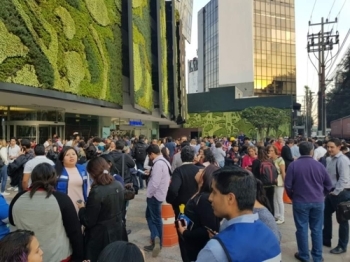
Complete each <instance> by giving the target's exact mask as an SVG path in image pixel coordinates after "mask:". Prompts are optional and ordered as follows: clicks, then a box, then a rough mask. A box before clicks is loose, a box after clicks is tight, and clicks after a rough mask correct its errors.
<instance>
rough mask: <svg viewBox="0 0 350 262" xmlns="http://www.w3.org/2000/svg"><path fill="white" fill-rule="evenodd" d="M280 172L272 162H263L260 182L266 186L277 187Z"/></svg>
mask: <svg viewBox="0 0 350 262" xmlns="http://www.w3.org/2000/svg"><path fill="white" fill-rule="evenodd" d="M277 177H278V171H277V168H276V166H275V164H274V163H273V162H272V161H262V162H261V164H260V180H261V182H262V183H263V185H264V186H273V185H277Z"/></svg>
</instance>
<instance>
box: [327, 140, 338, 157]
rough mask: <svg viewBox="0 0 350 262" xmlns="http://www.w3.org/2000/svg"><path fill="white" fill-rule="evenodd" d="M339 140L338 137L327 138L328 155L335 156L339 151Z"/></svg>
mask: <svg viewBox="0 0 350 262" xmlns="http://www.w3.org/2000/svg"><path fill="white" fill-rule="evenodd" d="M340 148H341V141H340V140H339V139H338V138H333V139H329V140H328V143H327V151H328V154H329V155H330V156H332V157H333V156H336V155H337V154H338V153H339V152H340Z"/></svg>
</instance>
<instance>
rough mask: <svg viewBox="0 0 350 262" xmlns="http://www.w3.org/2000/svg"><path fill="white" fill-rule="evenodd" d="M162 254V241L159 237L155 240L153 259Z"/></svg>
mask: <svg viewBox="0 0 350 262" xmlns="http://www.w3.org/2000/svg"><path fill="white" fill-rule="evenodd" d="M159 252H160V239H159V237H155V238H154V248H153V250H152V257H157V256H158V255H159Z"/></svg>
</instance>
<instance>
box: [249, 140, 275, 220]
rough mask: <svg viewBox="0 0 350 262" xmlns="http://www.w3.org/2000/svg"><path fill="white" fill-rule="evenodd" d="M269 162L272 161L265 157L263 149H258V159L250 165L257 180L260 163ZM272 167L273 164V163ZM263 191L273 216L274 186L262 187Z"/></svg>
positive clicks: (259, 175) (259, 177)
mask: <svg viewBox="0 0 350 262" xmlns="http://www.w3.org/2000/svg"><path fill="white" fill-rule="evenodd" d="M266 161H267V162H271V163H273V161H272V160H271V159H270V158H269V156H268V155H267V152H266V149H265V147H258V158H257V159H255V160H254V161H253V164H252V173H253V175H254V176H255V178H257V179H259V180H260V179H261V174H260V167H261V163H262V162H266ZM273 165H274V163H273ZM264 190H265V194H266V197H267V199H268V201H269V207H270V208H269V210H270V211H271V214H272V215H275V209H274V203H273V196H274V194H275V186H274V185H264Z"/></svg>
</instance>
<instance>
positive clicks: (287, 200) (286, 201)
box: [283, 190, 292, 204]
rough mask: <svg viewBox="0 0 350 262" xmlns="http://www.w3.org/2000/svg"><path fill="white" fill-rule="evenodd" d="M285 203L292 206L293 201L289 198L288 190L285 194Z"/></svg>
mask: <svg viewBox="0 0 350 262" xmlns="http://www.w3.org/2000/svg"><path fill="white" fill-rule="evenodd" d="M283 202H284V203H285V204H292V200H290V198H289V197H288V195H287V192H286V190H284V192H283Z"/></svg>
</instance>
